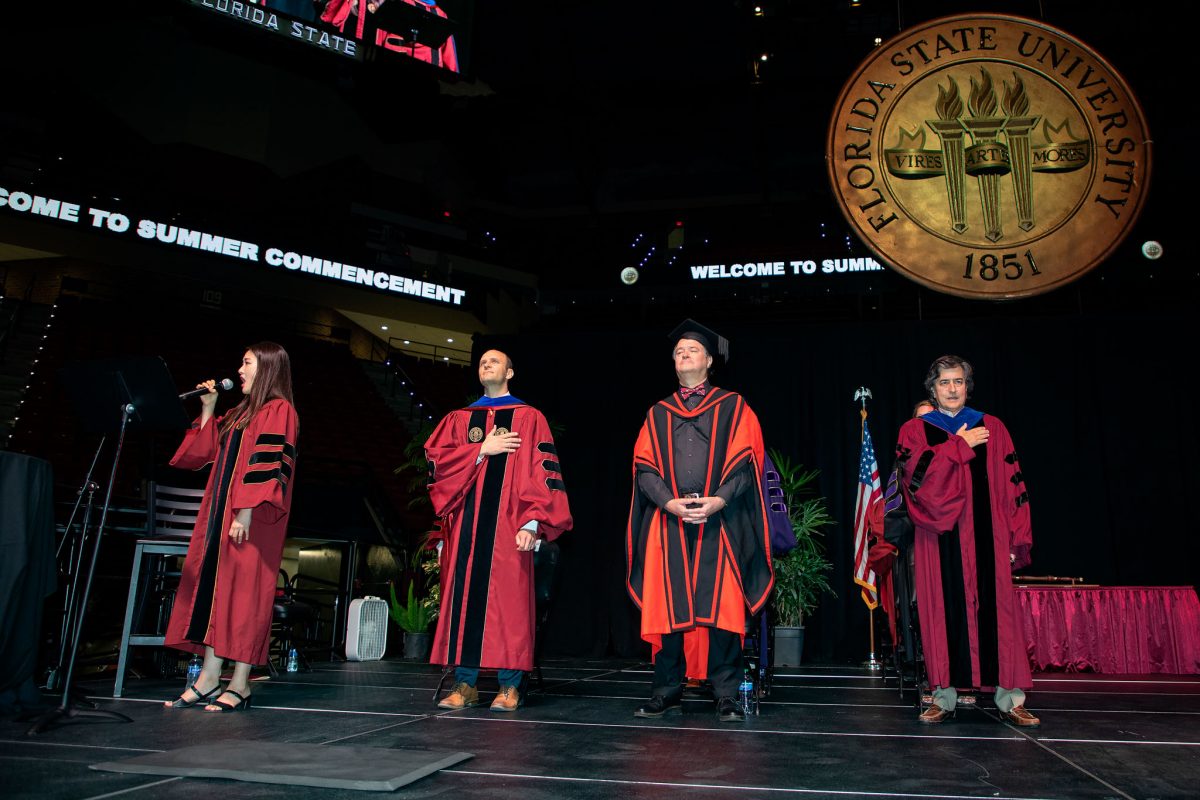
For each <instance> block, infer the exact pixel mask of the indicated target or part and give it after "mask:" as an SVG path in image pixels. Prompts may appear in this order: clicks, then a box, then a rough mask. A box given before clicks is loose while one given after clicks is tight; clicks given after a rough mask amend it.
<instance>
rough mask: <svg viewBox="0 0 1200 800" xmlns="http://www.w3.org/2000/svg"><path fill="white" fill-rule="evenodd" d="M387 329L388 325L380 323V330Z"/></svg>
mask: <svg viewBox="0 0 1200 800" xmlns="http://www.w3.org/2000/svg"><path fill="white" fill-rule="evenodd" d="M387 329H388V327H387V325H380V326H379V330H381V331H386V330H387Z"/></svg>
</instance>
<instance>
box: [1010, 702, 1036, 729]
mask: <svg viewBox="0 0 1200 800" xmlns="http://www.w3.org/2000/svg"><path fill="white" fill-rule="evenodd" d="M1000 716H1001V717H1003V718H1004V721H1005V722H1008V723H1010V724H1012V725H1016V726H1017V727H1019V728H1036V727H1037V726H1038V725H1041V724H1042V721H1041V720H1040V719H1038V718H1037V717H1035V716H1034V715H1033V714H1030V713H1029V712H1028V711H1026V710H1025V706H1013V708H1012V711H1002V712H1000Z"/></svg>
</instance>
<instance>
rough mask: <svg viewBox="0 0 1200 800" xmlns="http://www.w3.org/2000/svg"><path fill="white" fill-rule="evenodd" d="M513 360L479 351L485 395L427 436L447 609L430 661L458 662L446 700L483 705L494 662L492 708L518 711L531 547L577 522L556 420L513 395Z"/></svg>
mask: <svg viewBox="0 0 1200 800" xmlns="http://www.w3.org/2000/svg"><path fill="white" fill-rule="evenodd" d="M512 377H513V366H512V360H511V359H509V357H508V356H507V355H506V354H504V353H502V352H500V351H499V350H488V351H487V352H486V353H484V354H483V356H482V357H481V358H480V359H479V382H480V383H481V384H482V385H483V389H484V396H483V397H481V398H479V400H477V401H475V402H474V403H472V404H471V405H470V406H468V407H466V408H463V409H459V410H458V411H452V412H451V413H450V414H448V415H447V416H446V417H445V419H443V420H442V421H441V423H440V424H439V425H438V426H437V429H436V430H434V432H433V435H432V436H430V437H429V441H427V442H426V443H425V455H426V458H427V459H428V461H429V469H430V484H429V496H430V499H431V500H432V501H433V508H434V513H435V514H437V515H438V516H439V517H442V518H443V521H442V526H441V530H442V532H443V534H444V537H445V538H444V539H443V540H442V552H441V596H442V605H441V612H440V613H439V614H438V626H437V633H436V634H435V635H434V639H433V652H432V655H431V658H430V661H431V662H432V663H434V664H447V665H454V666H455V670H454V678H455V680H454V686H453V688H452V689H451V690H450V693H449V694H448V695H447V696H446V697H444V698H443V699H442V700H441V702H439V703H438V707H439V708H446V709H460V708H467V707H468V706H474V705H478V704H479V691H478V689H477V688H476V682H477V681H478V679H479V670H480V668H481V667H483V668H491V669H495V670H497V679H498V681H499V684H500V691H499V693H498V694H497V695H496V698H495V700H494V701H493V702H492V705H491V710H492V711H515V710H516V709H517V708H518V707H519V706H520V705H522V703H523V702H524V698H522V697H521V694H520V692H521V687H522V684H523V681H524V678H525V674H526V673H527V672H528V671H529V670H531V669H533V643H534V614H535V602H534V593H533V586H534V582H533V551H534V549H535V548H536V547H538V546H539V545H538V540H539V539H547V540H553V539H555V538H557V537H558V536H559V534H561V533H563V532H564V531H568V530H570V529H571V525H572V521H571V509H570V507H569V506H568V505H567V492H566V486H565V485H564V484H563V480H562V471H561V468H560V467H559V463H558V451H557V450H556V448H555V446H554V437H553V436H551V435H550V426H549V424H548V423H547V422H546V418H545V417H544V416H542V413H541V412H540V411H538V410H537V409H535V408H533V407H532V406H529V405H526V404H525V403H524V402H522V401H521V400H518V399H517V398H515V397H513V396H512V395H511V394H509V392H508V382H509V380H511V379H512Z"/></svg>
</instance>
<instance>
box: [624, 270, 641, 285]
mask: <svg viewBox="0 0 1200 800" xmlns="http://www.w3.org/2000/svg"><path fill="white" fill-rule="evenodd" d="M637 280H638V271H637V268H636V267H626V268H625V269H623V270H621V283H623V284H625V285H626V286H633V285H634V284H635V283H637Z"/></svg>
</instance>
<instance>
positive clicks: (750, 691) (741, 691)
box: [738, 670, 755, 716]
mask: <svg viewBox="0 0 1200 800" xmlns="http://www.w3.org/2000/svg"><path fill="white" fill-rule="evenodd" d="M738 704H739V705H741V707H742V711H745V712H746V714H747V716H749V715H750V714H753V713H754V711H755V709H754V681H752V680H751V679H750V671H749V670H744V671H743V672H742V682H741V684H740V685H739V686H738Z"/></svg>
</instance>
